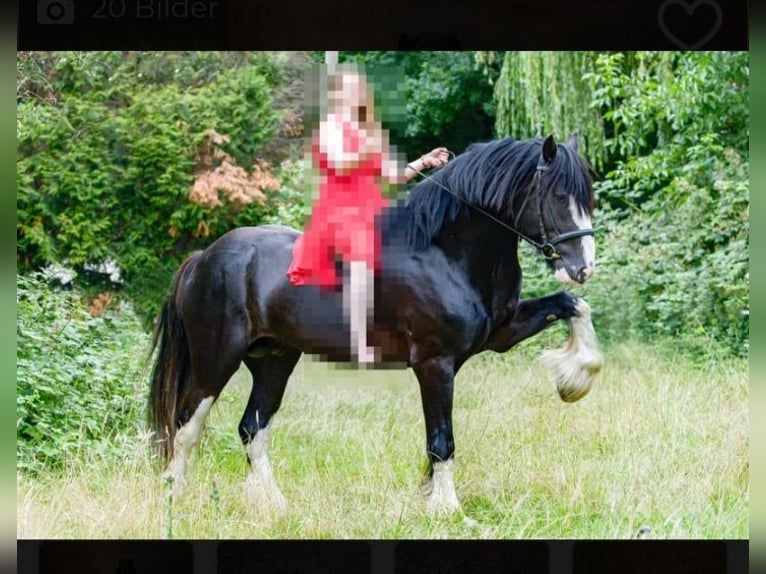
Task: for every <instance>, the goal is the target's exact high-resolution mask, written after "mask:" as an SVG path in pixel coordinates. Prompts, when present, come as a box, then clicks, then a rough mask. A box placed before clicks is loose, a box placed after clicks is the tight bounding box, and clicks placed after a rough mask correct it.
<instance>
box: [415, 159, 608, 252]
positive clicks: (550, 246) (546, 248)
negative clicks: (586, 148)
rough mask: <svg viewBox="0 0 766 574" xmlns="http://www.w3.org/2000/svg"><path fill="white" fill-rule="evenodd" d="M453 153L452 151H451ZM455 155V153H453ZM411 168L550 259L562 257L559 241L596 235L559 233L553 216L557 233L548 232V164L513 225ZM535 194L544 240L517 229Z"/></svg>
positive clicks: (538, 174)
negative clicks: (545, 181) (545, 184)
mask: <svg viewBox="0 0 766 574" xmlns="http://www.w3.org/2000/svg"><path fill="white" fill-rule="evenodd" d="M450 153H452V152H450ZM453 155H454V154H453ZM408 165H409V167H410V169H412V170H413V171H415V172H416V173H417V174H418V175H420V176H421V177H423V178H424V179H427V180H429V181H431V182H432V183H434V184H436V185H437V186H439V187H440V188H441V189H443V190H444V191H446V192H447V193H449V194H450V195H452V196H453V197H455V198H457V199H459V200H460V201H462V202H463V203H465V204H466V205H467V206H468V207H470V208H471V209H474V210H476V211H478V212H479V213H481V214H482V215H484V216H486V217H488V218H489V219H491V220H492V221H494V222H495V223H497V224H498V225H500V226H501V227H504V228H505V229H507V230H508V231H511V232H512V233H515V234H516V235H517V236H518V237H520V238H521V239H523V240H524V241H526V242H527V243H529V244H530V245H532V246H533V247H535V248H536V249H537V250H538V251H540V254H541V255H542V256H543V257H544V258H545V259H547V260H549V261H554V260H556V259H561V257H562V255H561V253H559V251H558V249H556V246H557V245H558V244H559V243H563V242H564V241H569V240H570V239H577V238H578V237H584V236H586V235H595V232H594V230H593V229H592V228H590V229H578V230H576V231H568V232H566V233H559V231H558V227H557V226H556V219H555V218H554V217H551V221H553V227H554V229H555V230H556V233H557V235H555V236H553V237H551V238H549V237H548V233H547V232H546V230H545V225H544V224H543V191H542V179H543V172H544V171H546V170H547V169H548V166H546V165H545V164H542V163H540V164H538V165H537V169H536V170H535V175H534V177H535V189H534V191H533V192H532V193H530V194H528V195H527V196H526V197H525V198H524V201H523V202H522V204H521V208H520V209H519V213H518V214H517V215H516V218H515V219H514V221H513V226H511V225H508V224H507V223H506V222H504V221H502V220H500V219H498V218H497V217H495V216H494V215H492V214H491V213H489V212H488V211H487V210H486V209H483V208H481V207H479V206H478V205H475V204H473V203H471V202H470V201H468V200H467V199H465V198H463V197H460V196H459V195H458V194H456V193H455V192H454V191H452V190H451V189H449V188H448V187H447V186H445V185H443V184H441V183H440V182H438V181H436V180H435V179H434V178H432V177H431V176H430V175H427V174H425V173H423V172H422V171H420V170H419V169H416V168H414V167H413V166H412V165H411V164H408ZM533 195H536V196H537V206H536V212H537V220H538V223H539V225H540V237H541V238H542V242H539V241H535V240H534V239H532V238H531V237H529V236H528V235H526V234H524V233H522V232H521V231H519V230H518V229H517V227H518V225H519V220H520V219H521V216H522V215H523V214H524V209H525V208H526V206H527V202H528V201H529V199H530V197H532V196H533Z"/></svg>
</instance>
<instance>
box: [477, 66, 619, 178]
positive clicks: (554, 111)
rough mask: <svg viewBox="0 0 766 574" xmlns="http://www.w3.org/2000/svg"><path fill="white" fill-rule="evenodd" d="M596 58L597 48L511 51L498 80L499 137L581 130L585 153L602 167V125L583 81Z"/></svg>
mask: <svg viewBox="0 0 766 574" xmlns="http://www.w3.org/2000/svg"><path fill="white" fill-rule="evenodd" d="M596 57H597V56H596V54H595V53H593V52H507V53H506V54H505V55H504V56H503V57H502V66H501V68H500V71H499V75H498V76H497V79H495V80H494V86H495V88H494V89H495V103H496V105H497V111H496V115H495V129H496V132H497V134H498V136H501V137H505V136H513V137H515V138H519V139H527V138H533V137H544V136H546V135H548V134H554V135H555V136H556V137H557V138H559V139H562V140H563V139H566V138H568V137H569V136H570V135H571V134H572V133H574V132H577V133H578V135H579V136H580V141H581V142H582V143H581V145H582V149H583V152H584V153H585V154H586V155H587V156H588V157H589V158H591V161H593V163H594V164H595V165H596V166H600V165H601V160H602V159H603V149H604V137H605V136H604V125H603V123H602V121H601V117H600V114H599V113H598V110H596V109H594V108H593V106H592V105H591V102H592V100H591V94H590V91H589V90H588V86H587V85H586V84H585V81H584V75H585V74H586V72H588V71H590V70H591V69H592V67H593V61H594V59H595V58H596ZM497 59H498V56H497V55H495V54H491V53H490V54H488V55H487V54H484V55H482V57H481V58H480V61H481V62H483V63H484V64H485V65H486V66H491V65H492V64H493V63H495V61H496V60H497Z"/></svg>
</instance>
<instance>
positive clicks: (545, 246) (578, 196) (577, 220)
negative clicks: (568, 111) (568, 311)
mask: <svg viewBox="0 0 766 574" xmlns="http://www.w3.org/2000/svg"><path fill="white" fill-rule="evenodd" d="M592 212H593V187H592V182H591V177H590V168H589V167H588V164H587V163H586V162H585V160H584V159H583V158H582V157H580V155H579V154H578V153H577V135H576V134H575V135H573V136H572V137H571V138H569V140H568V141H567V142H566V143H564V144H557V143H556V141H555V140H554V139H553V136H548V137H547V138H546V139H545V140H544V141H543V143H542V150H541V152H540V158H539V161H538V164H537V171H536V173H535V175H534V177H533V179H532V187H531V188H530V190H529V194H528V195H527V197H526V198H525V200H524V204H523V206H522V209H521V211H520V212H519V214H518V216H517V220H516V221H517V224H519V225H520V227H521V228H522V229H524V230H527V233H528V234H529V235H530V236H531V237H532V238H534V240H535V241H536V242H537V243H538V245H537V247H538V249H539V250H540V252H541V253H542V254H543V256H544V257H545V258H546V259H547V261H548V264H549V265H550V266H551V269H553V270H554V272H555V275H556V278H557V279H558V280H559V281H562V282H564V283H584V282H585V281H586V280H587V279H589V278H590V277H591V276H592V275H593V273H594V271H595V268H596V248H595V242H594V240H593V229H592V227H591V213H592Z"/></svg>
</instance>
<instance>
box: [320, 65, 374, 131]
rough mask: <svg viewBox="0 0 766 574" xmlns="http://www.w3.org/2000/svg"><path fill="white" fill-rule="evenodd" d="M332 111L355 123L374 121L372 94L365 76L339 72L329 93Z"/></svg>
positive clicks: (351, 72) (356, 73) (350, 72)
mask: <svg viewBox="0 0 766 574" xmlns="http://www.w3.org/2000/svg"><path fill="white" fill-rule="evenodd" d="M329 98H330V111H331V112H332V113H334V114H338V115H341V116H342V117H344V118H345V119H349V120H351V121H354V122H367V121H371V120H372V119H373V100H372V93H371V90H370V88H369V86H368V83H367V79H366V78H365V77H364V75H362V74H360V73H358V72H353V71H343V72H339V74H338V76H337V79H336V80H334V81H333V82H332V83H331V89H330V93H329Z"/></svg>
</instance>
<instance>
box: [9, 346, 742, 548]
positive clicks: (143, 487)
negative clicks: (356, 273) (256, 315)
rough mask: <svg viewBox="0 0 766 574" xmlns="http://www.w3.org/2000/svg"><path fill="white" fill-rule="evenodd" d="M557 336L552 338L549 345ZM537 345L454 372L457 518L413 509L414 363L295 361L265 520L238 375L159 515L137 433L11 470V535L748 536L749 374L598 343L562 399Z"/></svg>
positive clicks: (160, 494)
mask: <svg viewBox="0 0 766 574" xmlns="http://www.w3.org/2000/svg"><path fill="white" fill-rule="evenodd" d="M557 336H558V334H555V333H554V334H552V335H549V339H550V338H553V337H557ZM538 349H539V341H538V342H537V343H535V344H534V345H532V344H529V345H526V346H525V345H522V347H521V348H520V349H518V350H514V351H512V352H511V353H509V354H506V355H495V354H485V355H480V356H478V357H475V358H473V359H472V360H471V361H469V362H468V364H467V365H466V366H465V367H464V368H463V370H462V371H461V372H460V374H459V375H458V380H457V383H456V395H455V411H454V428H455V438H456V445H457V464H456V470H455V481H456V487H457V493H458V497H459V498H460V499H461V502H462V504H463V509H464V511H465V514H466V515H467V516H468V517H470V518H471V519H473V521H474V522H475V523H474V524H471V523H469V522H467V521H463V520H462V519H461V517H459V516H455V517H450V518H441V519H432V518H429V517H428V516H426V514H425V512H424V504H423V497H422V494H421V492H420V488H419V484H420V482H421V480H422V468H423V462H424V460H425V455H424V443H425V438H424V424H423V419H422V411H421V406H420V397H419V390H418V385H417V382H416V380H415V378H414V375H413V374H412V373H411V372H410V371H383V372H364V373H362V372H355V371H348V370H340V369H336V368H333V367H332V366H329V365H326V364H322V363H317V362H313V361H311V360H310V359H307V358H305V357H304V359H302V360H301V362H300V363H299V365H298V367H297V368H296V371H295V373H294V375H293V377H292V380H291V381H290V384H289V385H288V388H287V392H286V395H285V399H284V402H283V406H282V409H281V410H280V412H279V413H278V415H277V417H276V418H275V421H274V424H273V433H272V447H271V451H270V455H271V461H272V464H273V466H274V472H275V476H276V478H277V480H278V482H279V484H280V486H281V488H282V491H283V493H284V495H285V498H286V499H287V501H288V505H289V508H288V511H287V512H286V513H285V514H284V515H283V516H277V517H268V516H265V515H262V514H261V513H259V512H258V509H253V508H249V507H248V506H247V503H246V501H245V498H244V478H245V473H246V470H247V469H246V461H245V457H244V453H243V450H242V448H241V446H240V443H239V439H238V435H237V431H236V425H237V423H238V421H239V418H240V416H241V414H242V410H243V409H244V406H245V402H246V398H247V394H248V393H249V389H250V379H249V375H248V374H247V372H246V371H244V370H243V371H240V372H239V373H238V374H237V375H236V376H235V377H234V378H233V379H232V381H231V382H230V383H229V385H228V386H227V387H226V389H225V390H224V392H223V394H222V395H221V397H220V399H219V401H218V402H217V403H216V406H215V407H214V408H213V411H212V413H211V415H210V418H209V421H208V427H207V430H206V432H205V434H204V436H203V439H202V441H201V444H200V446H199V448H198V449H197V450H196V451H195V455H194V456H193V458H192V464H191V467H190V471H189V486H188V489H187V493H186V496H185V497H184V498H183V499H181V500H177V501H173V504H172V507H171V508H170V512H169V511H168V510H169V507H168V500H167V496H166V488H165V487H164V486H163V484H162V483H161V481H160V478H159V475H158V473H157V472H156V469H155V468H154V466H153V465H152V463H151V461H150V460H149V457H148V456H147V452H148V450H149V449H148V444H147V441H148V437H147V436H145V435H144V434H142V431H141V429H140V428H139V426H138V425H137V426H136V428H135V430H134V432H133V433H132V434H131V436H130V437H129V439H130V440H126V441H125V448H123V449H122V455H121V456H115V454H114V450H113V449H104V450H103V451H99V450H90V451H88V452H80V453H78V454H77V455H76V456H74V455H73V456H72V458H71V460H69V461H68V462H67V464H66V469H65V471H63V472H60V473H57V474H51V475H48V476H44V477H36V478H34V479H32V478H27V477H25V476H24V475H20V476H19V479H18V490H17V516H18V523H17V524H18V526H17V535H18V537H20V538H28V537H29V538H38V537H42V538H166V537H168V536H169V534H170V528H171V524H170V523H169V522H170V521H171V520H172V536H173V537H175V538H219V537H220V538H441V537H455V538H482V537H488V538H562V537H563V538H629V537H632V536H633V535H635V533H636V532H637V531H638V529H639V528H641V527H642V526H645V525H647V526H650V527H651V531H652V535H653V536H655V537H659V538H747V537H748V496H749V494H748V482H749V465H748V412H749V411H748V374H747V364H746V362H744V361H727V362H711V363H709V364H699V362H695V363H693V362H691V361H690V360H688V359H686V358H684V357H674V356H670V355H669V354H668V353H667V352H666V351H663V350H662V349H658V348H652V347H648V346H646V345H641V344H637V343H631V344H624V345H621V346H617V347H614V348H611V349H608V350H607V353H606V358H607V365H606V368H605V370H604V372H603V374H602V375H601V378H600V379H599V380H598V381H597V383H596V384H595V385H594V387H593V389H592V391H591V393H590V394H589V395H588V396H587V397H585V398H584V399H582V400H581V401H580V402H578V403H575V404H565V403H563V402H562V401H561V400H559V399H558V396H557V394H556V391H555V386H554V384H553V383H552V382H551V380H550V379H549V376H548V374H547V373H546V372H545V371H544V370H543V369H542V368H541V367H540V366H539V363H538V362H537V350H538Z"/></svg>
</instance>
